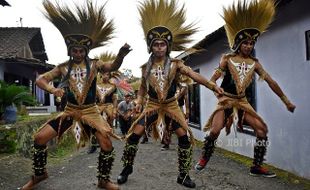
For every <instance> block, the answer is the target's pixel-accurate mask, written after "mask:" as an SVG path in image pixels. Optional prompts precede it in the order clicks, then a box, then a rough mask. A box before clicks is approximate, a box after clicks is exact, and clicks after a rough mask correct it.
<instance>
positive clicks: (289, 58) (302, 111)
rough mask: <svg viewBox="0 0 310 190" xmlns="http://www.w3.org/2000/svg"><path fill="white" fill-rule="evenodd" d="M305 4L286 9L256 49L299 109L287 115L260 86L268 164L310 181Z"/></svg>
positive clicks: (309, 21)
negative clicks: (266, 135)
mask: <svg viewBox="0 0 310 190" xmlns="http://www.w3.org/2000/svg"><path fill="white" fill-rule="evenodd" d="M305 2H306V0H302V1H293V2H292V3H291V4H288V5H287V6H286V7H284V10H283V11H282V12H280V13H279V15H278V17H277V20H276V22H275V23H274V25H273V26H272V27H271V28H270V31H269V32H267V33H265V34H263V35H262V37H261V38H260V39H259V42H258V43H257V46H256V51H257V57H258V58H259V59H260V61H261V63H262V64H263V66H264V68H265V69H266V70H267V71H268V72H269V74H270V75H271V76H272V77H273V78H274V79H275V80H276V81H277V82H278V84H279V85H280V87H281V88H282V90H283V91H284V93H285V94H286V95H287V97H288V98H289V99H290V100H291V101H292V102H293V103H294V104H295V105H296V106H297V108H296V110H295V112H294V113H293V114H292V113H290V112H288V111H287V110H286V107H285V105H284V104H283V103H282V102H281V101H280V99H279V98H278V97H277V96H276V95H275V94H272V91H271V89H270V88H269V87H268V85H267V84H266V83H265V84H258V85H257V110H258V112H259V114H260V115H261V116H262V117H263V118H264V119H265V121H266V123H267V124H268V127H269V135H268V136H269V138H270V142H271V144H270V147H269V149H268V154H267V161H268V162H269V163H271V164H273V165H275V166H278V167H280V168H283V169H286V170H289V171H292V172H294V173H297V174H299V175H301V176H304V177H307V178H310V157H309V155H310V128H309V127H310V126H309V118H310V110H309V109H310V101H309V97H310V84H309V81H310V75H309V73H310V61H306V42H305V31H307V30H310V13H309V11H308V10H306V7H307V6H304V5H305ZM264 44H266V45H264ZM267 44H268V45H267Z"/></svg>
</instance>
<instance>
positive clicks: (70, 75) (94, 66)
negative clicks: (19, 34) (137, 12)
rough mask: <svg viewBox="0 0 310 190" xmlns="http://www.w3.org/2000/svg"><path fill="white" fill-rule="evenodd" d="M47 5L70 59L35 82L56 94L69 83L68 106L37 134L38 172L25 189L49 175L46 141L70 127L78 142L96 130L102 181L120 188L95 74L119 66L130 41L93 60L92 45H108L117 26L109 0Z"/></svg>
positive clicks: (35, 165)
mask: <svg viewBox="0 0 310 190" xmlns="http://www.w3.org/2000/svg"><path fill="white" fill-rule="evenodd" d="M43 6H44V9H45V12H44V14H45V16H46V17H47V18H48V20H50V21H51V22H52V23H53V24H54V25H55V26H56V27H57V28H58V30H59V31H60V32H61V34H62V35H63V37H64V40H65V42H66V45H67V50H68V56H69V57H70V59H69V60H68V61H66V62H65V63H62V64H60V65H57V66H56V67H55V68H54V69H52V70H51V71H49V72H46V73H44V74H42V75H40V76H39V77H38V79H37V80H36V84H37V85H38V86H39V87H40V88H41V89H44V90H46V91H47V92H49V93H52V94H54V95H55V96H57V97H62V96H63V94H64V89H65V90H66V96H67V105H66V107H65V109H64V112H62V113H60V114H59V115H58V116H56V117H54V118H52V119H50V120H48V121H47V122H46V123H45V124H43V126H42V127H41V128H40V129H39V131H38V132H37V133H36V134H34V145H33V170H34V175H33V176H32V178H31V179H30V180H29V182H28V183H27V184H25V185H24V186H23V187H22V189H23V190H29V189H33V188H34V187H35V185H36V184H38V183H39V182H40V181H42V180H45V179H46V178H47V177H48V175H47V171H46V168H45V165H46V163H47V146H46V144H47V142H48V141H50V140H51V139H52V138H55V137H57V139H58V140H60V138H61V136H62V135H63V134H64V133H65V132H66V131H68V132H69V131H72V132H73V134H74V137H75V139H76V142H77V144H78V146H83V145H84V143H85V141H88V140H89V135H90V133H91V132H94V133H95V135H96V137H97V139H98V141H99V144H100V147H101V152H100V154H99V158H98V160H99V161H98V176H97V177H98V187H99V188H105V189H110V190H114V189H119V187H118V185H117V184H114V183H112V182H111V181H110V172H111V168H112V164H113V161H114V154H115V151H114V149H113V146H112V142H111V140H110V138H109V136H113V137H117V136H116V135H115V134H113V132H112V128H111V127H110V126H109V124H108V123H107V122H106V121H105V120H103V119H102V117H101V116H100V113H99V111H98V107H97V106H96V96H95V95H96V76H97V72H98V70H102V71H114V70H117V69H118V68H119V67H120V66H121V64H122V62H123V58H124V57H125V56H126V55H127V54H128V53H129V51H130V46H129V45H128V44H125V45H124V46H123V47H122V48H121V49H120V50H119V53H118V55H117V58H116V59H115V60H114V62H113V63H103V62H102V61H99V60H91V59H90V58H89V57H88V53H89V51H90V50H91V49H93V48H96V47H99V46H102V45H104V44H105V43H106V42H107V40H109V39H110V38H111V35H112V33H113V31H114V26H113V23H112V22H111V21H107V19H106V17H105V15H104V5H103V6H99V7H95V6H94V4H92V3H91V2H89V1H88V2H87V3H86V6H78V5H76V6H75V9H74V10H75V11H76V12H74V11H72V9H70V8H69V7H68V6H60V5H59V4H56V5H54V4H53V3H51V2H50V1H48V0H45V1H43ZM58 77H61V78H62V80H61V84H60V85H59V87H57V88H55V87H54V86H53V85H51V84H50V82H52V81H53V79H55V78H58ZM63 88H64V89H63Z"/></svg>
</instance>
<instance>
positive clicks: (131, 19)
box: [0, 0, 234, 77]
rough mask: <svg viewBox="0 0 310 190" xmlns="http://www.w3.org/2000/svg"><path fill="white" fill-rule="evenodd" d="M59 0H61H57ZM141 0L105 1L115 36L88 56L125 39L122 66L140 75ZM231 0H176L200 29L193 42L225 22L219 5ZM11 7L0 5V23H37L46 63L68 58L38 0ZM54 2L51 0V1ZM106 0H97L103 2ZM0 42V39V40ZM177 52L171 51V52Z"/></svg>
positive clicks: (143, 54)
mask: <svg viewBox="0 0 310 190" xmlns="http://www.w3.org/2000/svg"><path fill="white" fill-rule="evenodd" d="M58 1H61V0H58ZM141 1H142V0H109V1H108V2H107V4H106V14H107V17H108V18H109V19H113V20H114V23H115V27H116V33H115V38H114V39H112V40H111V41H110V44H109V45H107V46H104V47H101V48H96V49H94V50H92V51H91V52H90V57H94V56H95V55H99V54H100V53H101V52H104V51H109V52H113V53H117V52H118V49H119V48H120V47H121V46H122V45H123V44H124V43H125V42H127V43H128V44H130V45H131V47H132V49H133V51H132V52H130V54H128V56H127V57H126V58H125V60H124V63H123V65H122V67H121V68H129V69H131V70H132V71H133V74H134V75H135V76H138V77H140V75H141V71H140V69H139V66H141V65H142V64H143V63H145V62H146V61H147V59H148V57H149V54H148V52H147V47H146V42H145V41H144V35H143V31H142V29H141V27H140V24H139V15H138V11H137V6H138V4H139V2H141ZM233 1H234V0H187V1H186V0H178V4H179V5H180V6H181V5H182V4H183V3H185V7H186V10H187V14H186V15H187V18H188V21H187V22H188V23H191V22H196V23H197V25H196V26H197V27H199V29H200V31H199V32H198V33H197V34H195V35H194V36H193V40H194V42H193V43H191V44H188V47H190V46H191V45H193V44H195V43H197V42H198V41H200V40H202V39H203V38H204V37H205V36H206V35H208V34H209V33H211V32H213V31H214V30H216V29H218V28H219V27H221V26H222V25H223V24H224V22H223V20H222V18H221V17H220V14H221V13H222V6H227V5H230V4H231V3H232V2H233ZM7 2H8V3H10V4H11V7H2V6H0V27H19V26H21V22H20V18H22V26H23V27H40V28H41V33H42V35H43V41H44V44H45V49H46V52H47V56H48V59H49V60H48V63H50V64H54V65H57V64H59V63H61V62H64V61H66V60H67V59H68V56H67V49H66V46H65V43H64V40H63V38H62V36H61V34H60V32H59V31H58V30H57V28H55V27H54V25H53V24H51V23H50V22H49V21H48V20H47V19H46V18H45V17H44V16H43V15H42V13H41V10H42V1H41V0H7ZM52 2H53V1H52ZM63 2H66V3H67V2H68V3H70V2H77V3H81V4H82V3H83V2H84V0H72V1H70V0H63ZM104 2H106V0H97V3H104ZM0 43H1V42H0ZM179 53H180V52H173V53H172V56H176V55H178V54H179Z"/></svg>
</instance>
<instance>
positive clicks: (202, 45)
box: [193, 0, 293, 49]
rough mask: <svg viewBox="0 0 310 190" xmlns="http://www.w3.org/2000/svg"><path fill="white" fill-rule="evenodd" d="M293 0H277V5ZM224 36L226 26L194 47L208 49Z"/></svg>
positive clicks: (283, 4) (280, 5)
mask: <svg viewBox="0 0 310 190" xmlns="http://www.w3.org/2000/svg"><path fill="white" fill-rule="evenodd" d="M291 1H293V0H277V3H278V5H277V7H278V8H280V7H283V6H285V5H286V4H288V3H290V2H291ZM222 38H226V33H225V28H224V26H222V27H220V28H218V29H217V30H215V31H214V32H212V33H210V34H208V35H207V36H205V38H204V39H202V40H201V41H199V42H198V43H197V44H195V45H194V46H193V48H197V49H199V48H204V49H207V48H208V46H210V45H212V44H213V43H215V42H217V41H218V40H220V39H222Z"/></svg>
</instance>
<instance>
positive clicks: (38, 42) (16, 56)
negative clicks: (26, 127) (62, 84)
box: [0, 27, 55, 110]
mask: <svg viewBox="0 0 310 190" xmlns="http://www.w3.org/2000/svg"><path fill="white" fill-rule="evenodd" d="M0 42H1V43H0V80H4V81H5V82H6V83H8V84H13V83H15V84H18V85H24V86H27V87H29V89H30V90H31V91H32V93H33V94H34V95H35V96H36V98H37V100H38V101H39V102H40V103H41V104H42V105H45V106H52V107H50V109H52V110H54V107H55V106H54V97H53V96H52V95H49V94H47V93H44V91H43V90H41V89H39V88H38V87H36V85H34V81H35V79H36V77H37V76H38V75H39V74H41V73H44V72H47V71H49V70H51V69H52V68H54V67H55V66H54V65H50V64H47V63H46V61H47V60H48V58H47V55H46V52H45V47H44V42H43V38H42V34H41V29H40V28H27V27H12V28H8V27H6V28H0Z"/></svg>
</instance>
